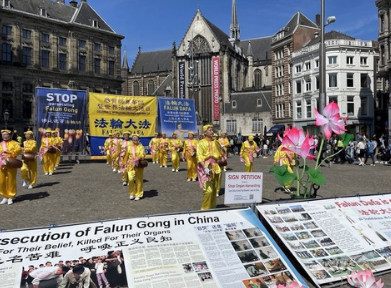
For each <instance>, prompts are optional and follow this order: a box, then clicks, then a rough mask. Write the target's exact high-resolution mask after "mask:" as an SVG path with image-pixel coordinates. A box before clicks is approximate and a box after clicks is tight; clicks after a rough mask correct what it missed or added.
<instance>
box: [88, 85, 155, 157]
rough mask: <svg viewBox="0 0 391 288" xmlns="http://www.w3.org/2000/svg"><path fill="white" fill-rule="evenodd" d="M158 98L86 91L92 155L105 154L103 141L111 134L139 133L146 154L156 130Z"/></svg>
mask: <svg viewBox="0 0 391 288" xmlns="http://www.w3.org/2000/svg"><path fill="white" fill-rule="evenodd" d="M156 99H157V98H156V97H148V96H121V95H111V94H101V93H89V120H90V146H91V156H102V155H103V154H104V148H103V147H104V142H105V140H106V139H107V138H108V137H109V135H110V134H115V133H119V135H120V137H122V135H123V133H124V132H130V134H133V133H135V134H138V135H139V136H140V142H141V144H143V145H144V147H145V149H146V152H147V153H148V152H149V151H148V144H149V141H150V139H151V138H152V137H153V135H154V133H155V131H156V119H157V100H156Z"/></svg>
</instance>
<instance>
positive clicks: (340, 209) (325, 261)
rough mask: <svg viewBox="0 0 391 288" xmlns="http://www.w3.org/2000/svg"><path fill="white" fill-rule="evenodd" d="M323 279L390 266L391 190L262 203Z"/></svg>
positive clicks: (306, 265) (338, 278)
mask: <svg viewBox="0 0 391 288" xmlns="http://www.w3.org/2000/svg"><path fill="white" fill-rule="evenodd" d="M257 209H258V210H259V212H260V213H261V215H262V217H263V218H264V219H265V220H266V221H267V222H268V223H269V224H270V226H271V227H272V228H273V230H274V231H275V232H276V233H277V235H278V236H279V237H280V239H281V241H282V242H283V243H284V244H285V245H286V246H287V248H288V249H289V250H290V251H292V253H293V254H294V256H295V257H296V259H297V261H298V262H299V263H300V264H301V265H302V267H303V268H304V269H305V270H306V271H307V273H308V275H309V276H310V277H311V278H312V279H313V280H314V281H315V282H316V283H318V284H325V283H331V282H336V281H341V280H346V276H347V275H349V274H350V273H351V271H354V270H373V271H376V272H378V271H385V270H389V269H391V242H390V240H391V194H385V195H373V196H360V197H349V198H336V199H325V200H317V201H308V202H293V203H292V202H291V203H278V204H273V205H261V206H257Z"/></svg>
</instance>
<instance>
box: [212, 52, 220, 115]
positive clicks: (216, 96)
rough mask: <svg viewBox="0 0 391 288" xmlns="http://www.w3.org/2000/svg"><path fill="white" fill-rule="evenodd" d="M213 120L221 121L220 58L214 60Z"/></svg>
mask: <svg viewBox="0 0 391 288" xmlns="http://www.w3.org/2000/svg"><path fill="white" fill-rule="evenodd" d="M212 93H213V94H212V95H213V120H214V121H218V120H220V58H219V57H213V58H212Z"/></svg>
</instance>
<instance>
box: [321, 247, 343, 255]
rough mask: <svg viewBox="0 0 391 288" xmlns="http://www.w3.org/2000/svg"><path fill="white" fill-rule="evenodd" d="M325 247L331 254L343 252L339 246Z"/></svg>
mask: <svg viewBox="0 0 391 288" xmlns="http://www.w3.org/2000/svg"><path fill="white" fill-rule="evenodd" d="M325 249H326V251H327V253H329V254H330V255H338V254H342V253H343V251H342V249H341V248H339V247H338V246H333V247H326V248H325Z"/></svg>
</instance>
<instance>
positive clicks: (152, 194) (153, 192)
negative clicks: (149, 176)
mask: <svg viewBox="0 0 391 288" xmlns="http://www.w3.org/2000/svg"><path fill="white" fill-rule="evenodd" d="M158 194H159V193H158V192H157V190H149V191H144V196H143V198H152V197H156V196H158Z"/></svg>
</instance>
